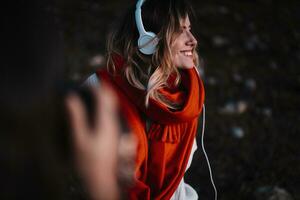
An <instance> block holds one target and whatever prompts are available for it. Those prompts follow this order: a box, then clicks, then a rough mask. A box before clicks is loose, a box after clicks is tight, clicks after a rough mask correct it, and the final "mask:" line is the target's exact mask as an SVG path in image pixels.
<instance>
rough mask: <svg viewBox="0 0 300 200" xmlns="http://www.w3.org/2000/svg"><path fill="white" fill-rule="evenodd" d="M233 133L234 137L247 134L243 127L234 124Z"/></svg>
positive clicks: (238, 137) (239, 137)
mask: <svg viewBox="0 0 300 200" xmlns="http://www.w3.org/2000/svg"><path fill="white" fill-rule="evenodd" d="M231 135H232V136H233V137H234V138H237V139H241V138H243V137H244V136H245V132H244V130H243V129H242V128H241V127H238V126H234V127H232V128H231Z"/></svg>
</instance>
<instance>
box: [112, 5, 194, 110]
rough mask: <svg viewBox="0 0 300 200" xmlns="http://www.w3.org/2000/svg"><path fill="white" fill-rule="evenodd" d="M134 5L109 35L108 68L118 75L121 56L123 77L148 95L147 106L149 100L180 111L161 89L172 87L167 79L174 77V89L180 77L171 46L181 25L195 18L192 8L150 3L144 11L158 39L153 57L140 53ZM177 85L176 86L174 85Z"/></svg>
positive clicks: (144, 19)
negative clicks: (118, 57) (189, 17)
mask: <svg viewBox="0 0 300 200" xmlns="http://www.w3.org/2000/svg"><path fill="white" fill-rule="evenodd" d="M134 11H135V5H133V6H132V7H131V9H129V10H128V12H127V14H126V15H125V17H123V20H122V21H120V22H121V23H120V24H119V26H118V28H116V29H114V31H113V32H112V33H111V34H110V35H109V39H108V43H107V66H108V70H109V71H110V72H112V73H115V72H116V66H115V63H114V60H113V57H114V55H115V54H118V55H121V56H122V57H123V59H124V61H125V63H126V66H125V67H124V68H123V71H122V73H124V74H123V75H124V76H125V77H126V79H127V80H128V82H129V83H130V84H131V85H132V86H133V87H136V88H138V89H140V90H145V91H146V97H145V105H146V106H148V105H149V99H150V98H151V99H154V100H156V101H158V102H160V103H161V104H163V105H165V106H167V107H169V108H171V109H177V108H178V106H179V105H177V104H176V102H171V101H170V100H168V99H167V98H166V97H164V96H163V95H162V94H161V93H160V92H159V89H161V88H164V87H170V85H169V83H168V79H169V77H170V76H171V75H175V77H176V78H175V85H178V84H179V83H180V80H181V77H180V73H179V71H178V69H177V67H176V66H174V64H173V63H172V51H171V46H172V42H173V41H174V40H175V39H176V37H177V36H178V35H179V33H180V30H181V25H180V21H181V20H182V19H185V18H186V17H187V16H191V15H192V10H191V7H190V6H189V4H187V2H186V1H184V0H164V1H158V0H147V1H146V2H145V3H144V5H143V7H142V17H143V24H144V26H145V29H146V30H148V31H151V32H154V33H155V34H156V35H157V39H158V41H159V42H158V46H157V49H156V51H155V53H154V54H153V55H150V56H149V55H148V56H147V55H144V54H142V53H141V52H139V50H138V46H137V40H138V37H139V35H138V31H137V28H136V24H135V18H134ZM193 55H194V56H193V57H194V64H195V66H198V63H199V61H198V54H197V51H196V47H195V48H194V52H193ZM173 84H174V83H173Z"/></svg>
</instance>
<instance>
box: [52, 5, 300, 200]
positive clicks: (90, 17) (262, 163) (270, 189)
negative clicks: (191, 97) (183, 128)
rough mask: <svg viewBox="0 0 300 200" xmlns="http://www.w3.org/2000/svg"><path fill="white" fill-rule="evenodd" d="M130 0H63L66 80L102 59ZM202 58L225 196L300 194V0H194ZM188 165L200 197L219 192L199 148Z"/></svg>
mask: <svg viewBox="0 0 300 200" xmlns="http://www.w3.org/2000/svg"><path fill="white" fill-rule="evenodd" d="M132 3H134V1H133V0H81V1H79V0H72V1H71V0H64V1H60V2H59V3H58V4H57V8H56V9H55V11H56V12H58V13H59V14H60V15H61V16H62V19H63V20H62V22H63V23H62V28H63V30H64V34H65V41H66V43H65V52H66V58H67V59H66V61H65V65H66V67H67V71H66V77H68V78H71V79H74V80H79V81H81V80H84V79H85V78H86V77H87V76H88V75H89V74H90V73H92V72H93V71H94V70H95V69H96V68H98V67H101V66H104V65H105V63H104V55H105V43H106V39H107V34H108V32H109V29H110V27H111V26H112V23H113V22H114V21H115V20H116V19H117V17H118V16H120V15H122V14H123V13H124V11H125V10H126V8H128V7H129V5H131V4H132ZM192 5H193V8H194V10H195V13H196V16H197V21H196V23H193V24H192V27H193V30H194V33H195V35H196V37H197V39H198V43H199V54H200V56H201V57H202V58H203V72H204V73H203V79H204V83H205V88H206V101H205V102H206V113H207V114H206V129H205V146H206V150H207V152H208V155H209V158H210V161H211V165H212V169H213V173H214V178H215V183H216V186H217V188H218V191H219V199H222V200H223V199H224V200H232V199H242V200H244V199H245V200H246V199H269V200H275V199H279V200H286V199H300V190H299V189H300V186H299V184H300V181H299V180H300V154H299V142H300V141H299V133H300V125H299V124H300V117H299V114H298V112H299V110H300V107H299V103H300V69H299V64H300V48H299V44H300V3H299V1H292V0H285V1H275V0H240V1H234V0H232V1H217V0H201V1H200V0H194V1H192ZM198 136H199V137H198V146H199V148H198V151H197V153H196V156H195V157H194V161H193V163H192V167H191V169H190V170H189V172H188V177H187V179H186V180H187V182H189V183H190V184H191V185H192V186H193V187H194V188H195V189H196V190H197V191H198V193H199V197H200V199H201V200H205V199H212V198H213V188H212V186H211V183H210V180H209V174H208V168H207V164H206V162H205V158H204V155H203V153H202V151H201V146H200V133H199V134H198Z"/></svg>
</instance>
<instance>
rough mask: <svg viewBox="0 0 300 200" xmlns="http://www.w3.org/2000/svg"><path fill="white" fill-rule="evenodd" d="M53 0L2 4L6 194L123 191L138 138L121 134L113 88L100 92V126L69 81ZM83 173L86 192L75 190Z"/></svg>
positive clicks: (96, 195)
mask: <svg viewBox="0 0 300 200" xmlns="http://www.w3.org/2000/svg"><path fill="white" fill-rule="evenodd" d="M6 3H7V2H6ZM53 5H54V2H52V1H43V2H40V1H31V0H30V1H14V2H12V3H7V4H5V5H3V6H1V15H3V14H4V13H5V15H3V16H1V20H3V23H2V24H3V26H4V27H3V31H2V32H1V44H2V47H3V49H4V50H5V51H4V52H3V54H1V62H2V63H1V68H0V69H1V73H0V76H1V77H0V91H1V96H0V132H1V139H0V147H1V152H0V163H1V176H0V177H1V179H2V182H1V186H0V187H1V192H0V194H1V197H0V199H9V200H13V199H24V198H25V199H27V198H29V199H49V200H50V199H57V200H59V199H89V198H91V199H119V197H120V193H121V192H122V189H120V185H123V186H124V185H126V184H128V183H129V182H130V179H131V176H132V173H131V171H132V170H131V166H132V158H133V156H134V153H135V142H134V139H133V138H132V137H131V135H130V134H126V136H124V137H121V138H120V137H119V133H120V131H121V130H122V129H121V128H119V125H120V124H119V117H117V116H118V112H117V105H116V100H114V99H115V97H114V94H112V92H111V91H110V89H108V88H107V87H105V86H102V89H101V95H100V94H99V92H95V93H93V94H92V96H93V98H94V99H95V101H94V103H95V104H94V107H95V108H102V109H99V110H97V111H96V112H95V113H94V116H93V119H95V126H93V127H92V126H91V124H90V122H88V120H87V118H86V117H85V112H87V107H85V106H86V105H84V101H83V100H84V99H82V98H80V94H79V93H77V92H78V89H74V88H73V87H72V88H73V89H72V88H71V90H70V89H68V87H67V85H66V84H65V80H64V65H63V61H64V52H63V47H64V43H63V37H62V33H61V27H60V24H59V18H58V16H57V15H56V14H57V13H56V12H55V9H54V8H55V7H54V6H53ZM75 88H76V87H75ZM66 95H67V96H66ZM65 97H67V98H66V99H65ZM66 105H67V108H68V110H67V113H68V115H66V109H65V106H66ZM67 116H69V118H67ZM69 122H70V123H69ZM69 125H70V126H69ZM69 129H70V130H69ZM117 166H121V167H123V169H120V168H118V167H117ZM74 177H75V178H74ZM75 179H76V180H77V179H79V180H80V181H79V182H80V184H81V182H82V183H83V184H82V185H80V187H81V188H82V190H83V191H84V192H83V195H82V196H80V195H78V194H79V193H80V192H79V191H75V192H74V191H73V190H78V187H76V186H75V187H74V185H76V183H74V182H75V181H74V180H75ZM85 191H87V192H85Z"/></svg>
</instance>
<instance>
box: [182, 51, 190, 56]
mask: <svg viewBox="0 0 300 200" xmlns="http://www.w3.org/2000/svg"><path fill="white" fill-rule="evenodd" d="M180 52H181V53H183V54H184V55H185V56H193V52H192V50H184V51H180Z"/></svg>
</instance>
